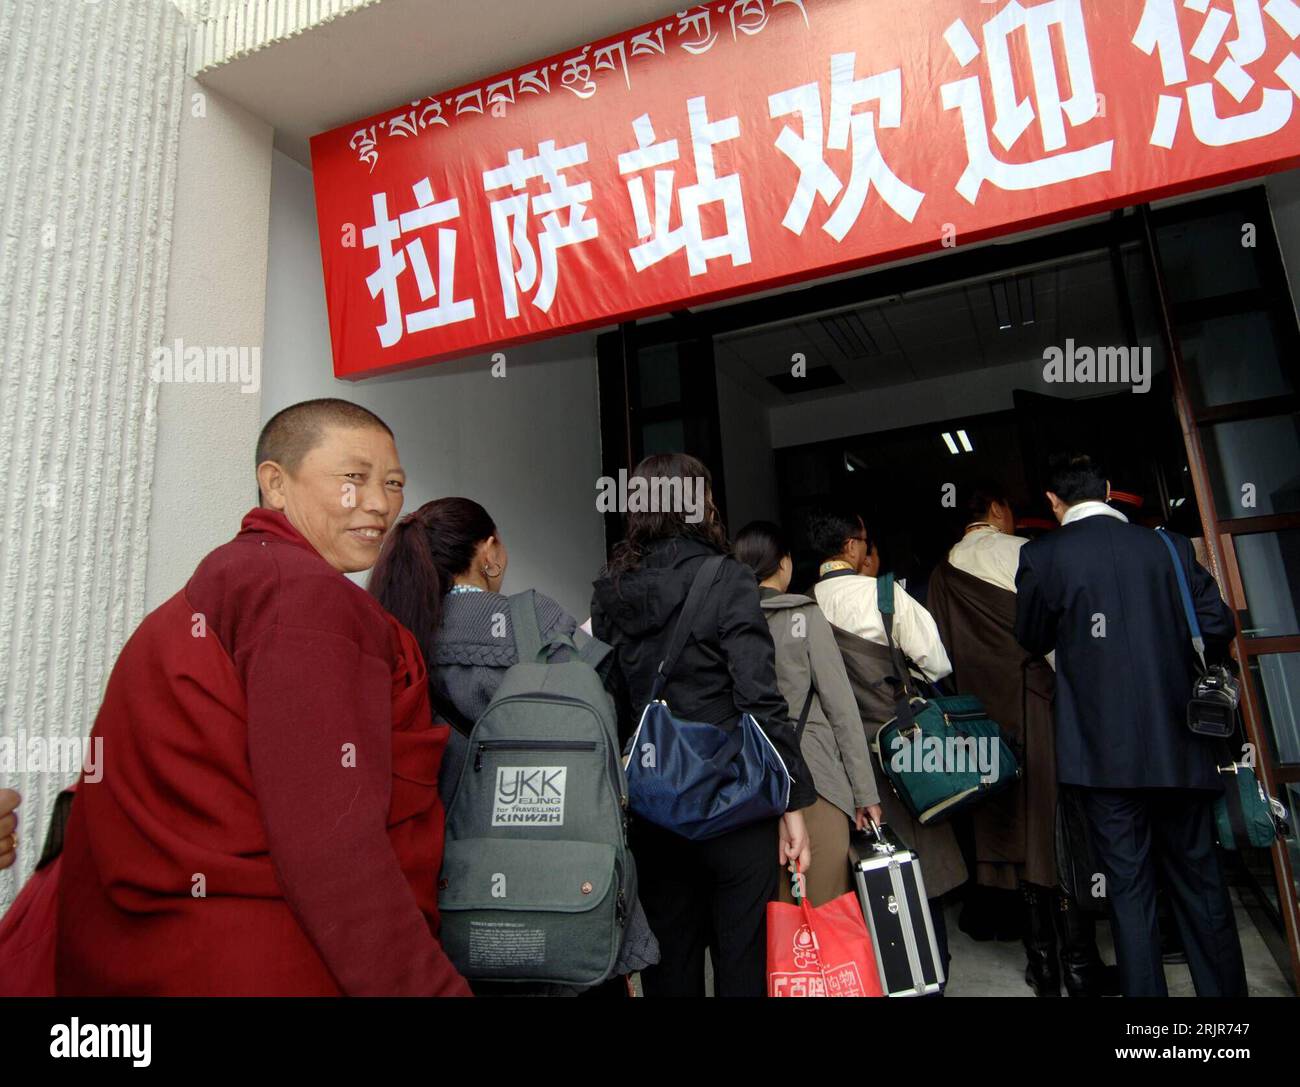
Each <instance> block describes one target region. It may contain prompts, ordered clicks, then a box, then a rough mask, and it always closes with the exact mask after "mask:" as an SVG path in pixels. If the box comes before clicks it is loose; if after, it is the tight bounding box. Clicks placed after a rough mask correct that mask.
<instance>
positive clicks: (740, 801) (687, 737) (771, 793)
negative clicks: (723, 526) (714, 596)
mask: <svg viewBox="0 0 1300 1087" xmlns="http://www.w3.org/2000/svg"><path fill="white" fill-rule="evenodd" d="M723 561H724V556H722V555H717V556H713V557H711V558H708V559H705V560H704V562H703V564H702V565H701V566H700V569H699V571H698V572H697V573H696V575H695V580H694V581H693V582H692V583H691V589H690V592H689V593H688V594H687V597H686V602H685V604H683V605H682V612H681V615H680V616H678V619H677V625H676V627H674V628H673V636H672V638H671V640H670V641H669V643H668V651H667V653H666V654H665V655H664V659H663V660H662V661H660V663H659V670H658V672H657V674H656V676H655V682H654V686H653V688H651V692H650V701H649V702H648V703H647V704H646V707H645V709H644V710H643V711H642V713H641V722H640V724H638V725H637V730H636V733H635V734H634V735H633V737H632V742H631V744H630V745H629V748H628V751H629V754H628V761H627V791H628V807H629V808H631V809H632V811H633V812H634V813H635V814H636V815H638V816H640V817H641V818H642V819H645V820H647V821H648V822H651V823H653V824H655V826H658V827H663V828H664V829H665V830H671V831H673V832H674V833H676V834H680V835H681V836H682V837H683V838H690V839H692V840H695V841H698V840H702V839H706V838H716V837H717V836H718V835H720V834H726V833H727V832H728V831H731V830H736V829H738V828H740V827H744V826H749V825H750V824H751V823H757V822H759V821H760V820H763V819H771V818H774V817H776V816H779V815H783V814H784V813H785V809H786V806H787V804H788V803H789V801H790V774H789V772H788V771H787V770H786V767H785V763H784V762H782V761H781V756H780V755H779V754H777V751H776V748H775V747H773V746H772V741H771V740H769V739H768V738H767V736H766V735H765V734H764V733H763V730H762V729H761V728H759V726H758V722H757V721H755V720H754V718H753V717H752V716H751V715H750V714H748V713H746V714H742V715H741V718H740V724H739V725H738V726H737V727H736V728H734V729H723V728H720V727H718V726H717V725H711V724H707V723H705V722H701V721H686V720H683V719H682V718H680V717H675V716H673V713H672V710H670V709H669V707H668V703H667V702H666V701H665V700H664V698H663V694H664V688H665V686H666V685H667V683H668V679H669V676H670V675H671V674H672V670H673V666H674V665H675V664H676V663H677V658H678V657H679V656H680V654H681V651H682V649H683V647H684V646H685V645H686V640H687V638H688V637H689V635H690V632H691V627H692V625H693V624H694V622H695V620H696V618H697V617H698V616H699V612H700V607H701V605H702V604H703V603H704V598H705V597H706V596H707V595H708V592H709V589H710V587H711V586H712V585H713V582H714V581H715V580H716V578H717V576H718V571H719V570H720V569H721V567H722V563H723Z"/></svg>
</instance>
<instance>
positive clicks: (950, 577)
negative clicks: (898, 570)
mask: <svg viewBox="0 0 1300 1087" xmlns="http://www.w3.org/2000/svg"><path fill="white" fill-rule="evenodd" d="M926 607H927V608H928V609H929V612H930V614H931V615H933V616H934V621H935V623H936V625H937V626H938V627H939V634H940V636H941V637H942V638H943V644H944V646H945V648H946V649H947V650H948V657H949V659H950V660H951V661H952V668H953V671H952V677H951V682H952V683H953V684H954V685H955V687H956V689H957V690H958V691H959V692H961V693H962V694H971V695H975V696H976V697H977V698H978V699H979V700H980V701H981V702H983V703H984V708H985V709H986V710H987V711H988V713H989V716H990V717H992V718H993V720H995V721H996V722H997V723H998V724H999V725H1001V726H1002V733H1003V736H1004V737H1005V738H1006V740H1007V741H1008V743H1010V744H1011V747H1012V749H1013V750H1014V751H1015V752H1016V755H1017V757H1018V758H1019V759H1020V770H1021V776H1020V780H1019V781H1018V782H1016V784H1015V785H1013V786H1012V787H1011V788H1009V789H1006V790H1004V791H1003V792H1000V793H997V794H995V795H994V796H991V797H989V798H988V799H987V800H985V801H984V802H983V803H981V804H980V805H979V806H978V807H976V808H973V809H972V812H971V815H972V820H973V823H974V828H975V860H976V873H975V878H976V882H978V883H980V884H983V885H984V886H987V887H1001V888H1008V889H1014V888H1015V887H1016V884H1017V882H1018V881H1019V880H1025V881H1027V882H1029V883H1036V884H1040V885H1042V886H1047V887H1054V886H1055V885H1056V882H1057V877H1056V853H1055V843H1054V832H1055V826H1056V745H1055V735H1054V728H1053V724H1052V694H1053V691H1054V690H1055V686H1056V677H1055V674H1054V673H1053V672H1052V669H1051V667H1050V666H1049V665H1048V664H1047V662H1046V661H1045V660H1043V658H1042V657H1039V656H1035V655H1033V654H1031V653H1028V652H1027V651H1026V650H1024V649H1022V648H1021V646H1020V644H1019V643H1018V642H1017V641H1016V639H1015V635H1014V633H1013V630H1014V628H1015V621H1016V594H1015V593H1013V592H1008V591H1007V590H1006V589H1000V588H998V587H997V586H995V585H990V584H989V583H988V582H986V581H983V580H982V579H980V578H977V577H975V576H973V575H972V574H968V573H966V572H965V571H963V570H958V569H957V568H956V567H955V566H953V565H952V564H951V563H949V562H943V563H940V565H939V566H938V568H937V569H936V570H935V571H934V573H933V574H931V575H930V591H929V596H928V597H927V599H926Z"/></svg>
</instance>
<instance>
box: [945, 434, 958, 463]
mask: <svg viewBox="0 0 1300 1087" xmlns="http://www.w3.org/2000/svg"><path fill="white" fill-rule="evenodd" d="M943 441H944V444H945V445H946V446H947V447H948V452H949V453H951V454H952V455H953V456H954V457H955V456H957V454H958V452H959V450H958V449H957V443H956V442H954V441H953V440H952V435H951V434H949V433H948V432H947V431H944V434H943Z"/></svg>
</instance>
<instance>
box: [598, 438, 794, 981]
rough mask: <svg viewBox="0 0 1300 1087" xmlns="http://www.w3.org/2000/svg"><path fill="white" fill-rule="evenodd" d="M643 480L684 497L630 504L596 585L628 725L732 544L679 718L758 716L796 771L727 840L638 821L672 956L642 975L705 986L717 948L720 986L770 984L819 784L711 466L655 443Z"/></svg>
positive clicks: (647, 881)
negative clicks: (775, 932)
mask: <svg viewBox="0 0 1300 1087" xmlns="http://www.w3.org/2000/svg"><path fill="white" fill-rule="evenodd" d="M637 480H641V481H644V486H645V488H646V490H648V491H649V493H651V494H654V493H656V492H658V495H659V496H668V495H673V496H676V498H677V499H679V500H680V501H677V502H675V503H669V504H674V505H676V506H678V507H680V508H677V509H671V510H670V509H662V510H660V511H659V512H629V514H628V517H627V537H626V539H625V540H623V542H622V543H621V544H619V545H618V547H617V548H616V549H615V552H614V556H613V558H612V560H611V562H610V564H609V566H608V567H607V568H606V569H605V570H604V571H603V572H602V573H601V576H600V577H599V578H597V580H596V581H595V583H594V585H595V593H594V595H593V597H592V604H591V621H592V633H593V634H594V635H595V636H596V637H597V638H600V639H601V640H602V641H605V642H608V643H609V644H610V645H612V646H613V647H614V652H615V655H616V662H617V665H618V668H619V670H620V672H621V673H622V677H623V680H624V685H625V688H626V694H627V697H628V704H627V705H625V706H624V707H622V710H623V713H622V714H621V718H622V720H623V721H624V722H625V725H626V726H627V728H628V731H629V732H630V728H631V727H632V726H634V725H635V723H636V720H637V717H639V714H640V710H641V708H642V707H644V706H645V704H646V702H647V701H648V700H649V697H650V689H651V686H652V684H653V682H654V676H655V672H656V669H657V668H658V667H659V663H660V661H661V660H662V659H663V656H664V653H665V651H666V649H667V646H668V642H669V640H670V638H671V637H672V633H673V628H674V626H675V624H676V621H677V617H678V615H679V614H680V613H681V609H682V604H683V603H684V602H685V599H686V594H687V592H688V591H689V589H690V586H691V581H692V580H693V578H694V577H695V573H696V571H697V570H698V569H699V566H700V564H701V563H702V562H703V561H704V560H705V559H706V558H708V557H709V556H710V555H717V554H719V553H722V554H728V558H727V559H726V560H725V561H724V563H723V565H722V568H721V570H720V571H719V574H718V578H717V580H716V581H715V582H714V584H713V586H712V588H711V589H710V590H709V594H708V596H706V597H705V599H704V604H703V608H702V609H701V612H700V614H699V617H698V620H697V621H696V623H695V626H694V628H693V630H692V632H691V637H690V638H689V639H688V640H687V642H686V645H685V648H684V649H683V650H682V654H681V657H680V658H679V659H678V662H677V666H676V667H675V668H674V670H673V673H672V676H671V677H670V678H669V681H668V684H667V687H666V689H665V692H664V698H665V699H666V700H667V702H668V704H669V705H670V706H671V707H672V709H673V713H674V714H675V715H676V716H679V717H681V718H684V719H688V720H692V721H700V722H705V723H709V724H715V725H717V726H718V727H719V728H724V729H730V728H734V727H736V726H737V725H738V723H739V721H740V717H741V715H742V714H743V713H749V714H751V715H752V716H753V717H754V719H755V720H756V721H757V722H758V724H759V727H760V728H762V729H763V731H764V732H765V733H766V734H767V737H768V738H769V739H770V740H771V741H772V744H773V746H774V747H775V748H776V749H777V752H778V753H779V754H780V756H781V759H782V761H783V762H784V763H785V765H786V768H787V769H788V770H789V772H790V777H791V779H792V784H791V787H790V801H789V809H788V810H787V812H786V814H785V815H784V816H782V817H780V818H773V819H769V820H763V821H761V822H759V823H755V824H752V825H750V826H746V827H742V828H740V829H738V830H734V831H731V832H728V833H726V834H722V835H720V836H718V837H716V838H710V839H706V840H703V841H691V840H688V839H686V838H683V837H681V836H679V835H677V834H673V833H672V832H671V831H667V830H663V829H661V828H659V827H656V826H653V825H651V824H649V823H647V822H645V821H644V820H633V823H632V831H631V844H632V852H633V854H634V855H635V857H636V864H637V874H638V878H639V881H640V891H641V901H642V904H643V905H644V906H645V910H646V914H647V916H648V917H649V919H650V927H651V928H652V929H653V930H654V932H655V934H656V935H657V936H658V938H659V946H660V952H661V956H662V957H661V959H660V962H659V965H657V966H653V967H650V968H649V969H646V970H644V971H643V972H642V975H641V977H642V983H643V985H644V988H645V993H646V995H647V996H703V995H704V950H705V948H706V947H708V948H709V949H710V954H711V956H712V959H713V976H714V992H715V993H716V995H718V996H762V995H764V994H765V993H766V991H767V983H766V929H765V920H766V918H765V915H766V907H767V903H768V902H770V901H771V900H772V899H774V898H775V897H776V894H777V888H778V886H779V881H780V879H781V878H782V874H781V866H782V865H785V864H789V865H791V867H792V869H793V865H794V863H795V862H796V861H798V863H799V864H800V865H801V866H802V867H803V868H804V869H805V870H806V869H807V868H808V862H809V847H808V837H807V832H806V830H805V828H804V821H803V816H802V815H801V814H800V812H799V810H798V809H800V808H805V807H807V806H809V805H810V804H812V803H813V801H814V800H815V799H816V793H815V791H814V789H813V785H812V777H811V775H810V774H809V772H808V769H807V767H806V766H805V765H804V761H803V757H802V756H801V755H800V754H799V750H798V747H797V746H796V744H795V742H794V728H793V726H792V725H791V723H790V720H789V711H788V709H787V707H786V703H785V699H784V698H782V696H781V692H780V688H779V687H778V686H777V682H776V667H775V652H774V650H773V647H772V636H771V634H770V633H769V631H768V626H767V620H766V619H765V618H764V616H763V611H762V609H761V608H760V607H759V596H758V584H757V582H756V581H755V580H754V575H753V573H752V571H750V570H749V569H748V568H747V567H744V566H742V565H741V564H740V563H739V562H737V561H735V559H733V558H731V557H729V549H728V546H727V537H726V532H725V530H724V529H723V526H722V522H721V518H720V517H719V516H718V511H717V509H716V507H715V506H714V505H713V497H712V493H711V491H710V485H709V484H710V477H709V472H708V469H707V468H705V467H704V465H703V464H701V463H700V462H699V461H698V460H696V459H695V458H694V457H690V456H687V455H685V454H678V453H673V454H658V455H655V456H652V457H647V458H646V459H645V460H644V461H642V462H641V464H639V465H638V466H637V469H636V471H635V472H634V473H633V476H632V480H631V481H630V487H629V493H631V489H632V488H633V487H637V486H639V485H638V484H637V483H636V481H637ZM692 497H694V499H695V501H694V502H692V501H691V499H692ZM629 504H631V503H629ZM642 504H643V503H642ZM652 504H653V505H662V504H665V503H658V502H656V503H652ZM624 738H625V739H626V736H625V737H624Z"/></svg>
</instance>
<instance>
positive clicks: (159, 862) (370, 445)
mask: <svg viewBox="0 0 1300 1087" xmlns="http://www.w3.org/2000/svg"><path fill="white" fill-rule="evenodd" d="M257 461H258V467H257V477H258V484H259V488H260V493H261V505H260V507H259V508H257V509H254V510H253V511H252V512H250V513H249V514H248V515H247V516H246V517H245V518H244V521H243V524H242V526H241V528H240V531H239V534H238V535H237V536H236V537H235V538H234V539H233V540H231V541H230V542H229V543H227V544H224V545H223V546H221V547H218V548H217V549H216V550H215V551H213V552H212V553H211V554H209V555H208V556H207V558H205V559H204V560H203V561H202V562H201V563H200V564H199V566H198V569H197V570H195V572H194V575H193V576H192V577H191V578H190V580H189V581H188V583H187V584H186V585H185V587H184V588H183V589H182V590H181V591H180V592H178V593H177V594H176V595H175V596H173V597H172V598H171V599H170V600H168V601H167V602H166V603H165V604H163V605H162V606H161V607H159V608H158V609H157V610H156V611H154V612H151V613H150V614H149V615H148V616H146V617H145V619H144V621H143V622H142V623H141V624H140V627H139V629H137V630H136V632H135V633H134V634H133V635H132V637H131V638H130V640H129V641H128V642H127V644H126V646H125V648H124V649H123V650H122V653H121V655H120V656H119V658H118V660H117V663H116V665H115V666H114V668H113V672H112V675H111V676H110V678H109V682H108V687H107V690H106V692H105V695H104V701H103V704H102V706H101V708H100V711H99V715H98V717H97V718H96V721H95V727H94V733H93V735H94V736H95V737H98V738H101V739H102V740H103V748H102V751H103V757H102V759H101V763H102V774H103V777H102V780H100V781H98V782H90V781H87V780H83V781H82V782H81V784H80V786H79V788H78V790H77V794H76V799H75V801H74V802H73V805H72V814H71V817H70V819H69V823H68V827H67V836H66V839H65V843H64V852H63V857H62V871H61V872H60V875H59V893H58V932H57V952H56V964H55V965H56V978H57V988H58V992H59V993H60V995H118V996H135V995H165V996H172V995H197V996H208V995H336V994H348V995H370V994H393V995H421V996H430V995H469V989H468V986H467V985H466V983H465V981H464V979H462V978H461V977H460V975H459V974H458V973H457V972H456V970H455V968H454V967H453V966H452V964H451V963H450V961H449V960H448V959H447V957H446V955H445V954H444V952H443V950H442V948H441V947H440V946H439V944H438V940H437V931H438V910H437V879H438V870H439V867H440V865H441V860H442V840H443V809H442V804H441V802H440V800H439V797H438V791H437V780H438V765H439V762H440V760H441V757H442V752H443V748H444V746H445V744H446V739H447V726H445V725H437V726H435V725H434V724H433V721H432V717H431V714H430V710H429V699H428V682H427V677H426V673H425V666H424V661H423V659H422V657H421V654H420V650H419V648H418V647H417V646H416V644H415V641H414V639H413V638H412V636H411V635H410V634H409V633H408V632H407V631H406V630H405V629H404V628H403V627H402V626H401V625H399V624H398V623H397V621H396V620H394V619H393V618H392V617H391V616H390V615H388V613H387V612H385V611H384V610H383V609H382V608H381V607H380V606H379V604H378V603H377V602H376V601H375V600H374V598H373V597H371V596H370V595H369V594H367V593H366V592H365V591H363V590H362V589H361V588H360V587H358V586H357V585H355V584H353V582H351V581H350V580H349V579H348V578H346V577H345V576H344V574H345V573H349V572H354V571H359V570H364V569H367V568H368V567H370V566H371V565H373V563H374V561H375V559H376V558H377V557H378V555H379V549H380V544H381V543H382V541H383V537H384V535H385V533H386V532H387V531H388V529H389V527H390V526H391V525H392V523H393V521H394V520H395V519H396V517H397V515H398V513H399V512H400V510H401V506H402V486H403V483H404V477H403V475H402V471H401V467H400V465H399V462H398V458H397V450H396V447H395V446H394V443H393V438H392V433H391V431H389V429H388V428H387V427H386V426H385V425H384V424H383V423H382V422H381V421H380V420H379V419H378V418H377V417H376V416H374V415H372V414H371V413H370V412H368V411H366V410H365V409H363V408H360V407H358V406H356V405H353V404H349V403H347V402H345V401H340V400H325V401H309V402H307V403H304V404H298V405H295V406H293V407H291V408H287V409H285V411H283V412H281V413H280V414H279V415H277V416H275V417H274V418H273V419H272V420H271V421H270V422H269V423H268V424H267V426H266V428H265V429H264V430H263V432H262V437H261V439H260V441H259V443H258V453H257ZM177 531H183V526H177Z"/></svg>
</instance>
